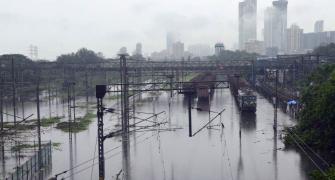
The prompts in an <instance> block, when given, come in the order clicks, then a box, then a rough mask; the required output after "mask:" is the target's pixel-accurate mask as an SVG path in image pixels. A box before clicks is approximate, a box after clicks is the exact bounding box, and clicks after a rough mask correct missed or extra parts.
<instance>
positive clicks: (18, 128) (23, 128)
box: [3, 122, 36, 131]
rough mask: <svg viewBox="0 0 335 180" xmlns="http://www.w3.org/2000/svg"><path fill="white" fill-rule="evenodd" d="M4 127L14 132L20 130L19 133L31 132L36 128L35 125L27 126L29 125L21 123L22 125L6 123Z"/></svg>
mask: <svg viewBox="0 0 335 180" xmlns="http://www.w3.org/2000/svg"><path fill="white" fill-rule="evenodd" d="M3 127H4V128H6V129H12V130H14V129H15V130H19V131H25V130H31V129H33V128H35V127H36V125H34V124H27V123H21V124H16V125H14V123H12V122H4V124H3Z"/></svg>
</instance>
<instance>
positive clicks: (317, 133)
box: [285, 65, 335, 180]
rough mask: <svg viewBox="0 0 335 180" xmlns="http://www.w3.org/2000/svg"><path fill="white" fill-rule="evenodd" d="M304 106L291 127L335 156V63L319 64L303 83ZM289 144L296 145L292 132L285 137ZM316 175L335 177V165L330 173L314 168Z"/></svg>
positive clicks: (315, 146) (307, 140) (322, 177)
mask: <svg viewBox="0 0 335 180" xmlns="http://www.w3.org/2000/svg"><path fill="white" fill-rule="evenodd" d="M301 103H302V106H303V108H302V110H301V112H300V113H299V115H298V124H297V125H296V126H295V127H293V128H291V129H290V130H288V129H287V130H286V132H288V131H293V132H294V133H296V134H297V135H298V136H299V137H300V138H301V139H302V140H303V141H304V142H305V143H306V144H308V145H309V146H310V147H312V148H313V149H314V150H316V151H318V152H323V153H324V154H328V155H330V156H334V154H332V153H334V152H335V131H334V129H335V65H325V66H323V67H320V68H318V69H317V70H316V71H315V72H314V73H312V74H311V75H310V77H309V78H308V79H307V80H306V81H305V82H304V83H303V87H302V98H301ZM285 145H286V147H290V146H295V144H294V142H293V140H292V138H291V136H290V133H287V135H286V137H285ZM311 177H312V179H317V180H319V179H320V180H323V179H325V180H326V179H327V180H328V179H335V168H334V167H333V168H330V169H329V170H328V171H327V177H325V176H323V175H322V174H320V172H313V173H312V174H311Z"/></svg>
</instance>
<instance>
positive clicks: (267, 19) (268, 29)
mask: <svg viewBox="0 0 335 180" xmlns="http://www.w3.org/2000/svg"><path fill="white" fill-rule="evenodd" d="M274 11H275V10H274V8H273V7H268V8H266V9H265V12H264V47H265V48H272V47H274V43H273V38H274V34H273V23H274V22H273V21H274V15H275V13H274Z"/></svg>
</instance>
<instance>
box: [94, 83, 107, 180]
mask: <svg viewBox="0 0 335 180" xmlns="http://www.w3.org/2000/svg"><path fill="white" fill-rule="evenodd" d="M105 94H106V85H97V86H96V98H97V117H98V156H99V180H104V179H105V157H104V123H103V117H104V108H103V103H102V99H103V98H104V96H105Z"/></svg>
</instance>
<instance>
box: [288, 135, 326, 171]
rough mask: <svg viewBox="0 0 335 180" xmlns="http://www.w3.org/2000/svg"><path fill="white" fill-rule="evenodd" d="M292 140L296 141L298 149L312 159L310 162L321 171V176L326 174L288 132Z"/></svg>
mask: <svg viewBox="0 0 335 180" xmlns="http://www.w3.org/2000/svg"><path fill="white" fill-rule="evenodd" d="M289 135H290V137H291V138H292V140H293V141H294V142H295V143H296V145H297V146H298V147H299V149H300V150H301V151H302V152H303V153H304V154H305V155H306V156H307V157H308V158H309V159H310V160H311V161H312V163H313V164H314V165H315V167H317V168H318V169H319V171H320V172H321V173H322V175H323V176H325V177H326V176H327V175H326V173H325V172H324V171H323V170H322V168H321V167H320V166H319V165H318V164H317V163H316V162H315V161H314V160H313V158H312V157H311V156H310V155H309V154H308V153H307V152H306V150H305V149H304V148H303V147H302V146H301V145H300V144H299V143H298V142H297V141H296V139H295V138H294V137H293V136H292V135H291V134H289Z"/></svg>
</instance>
